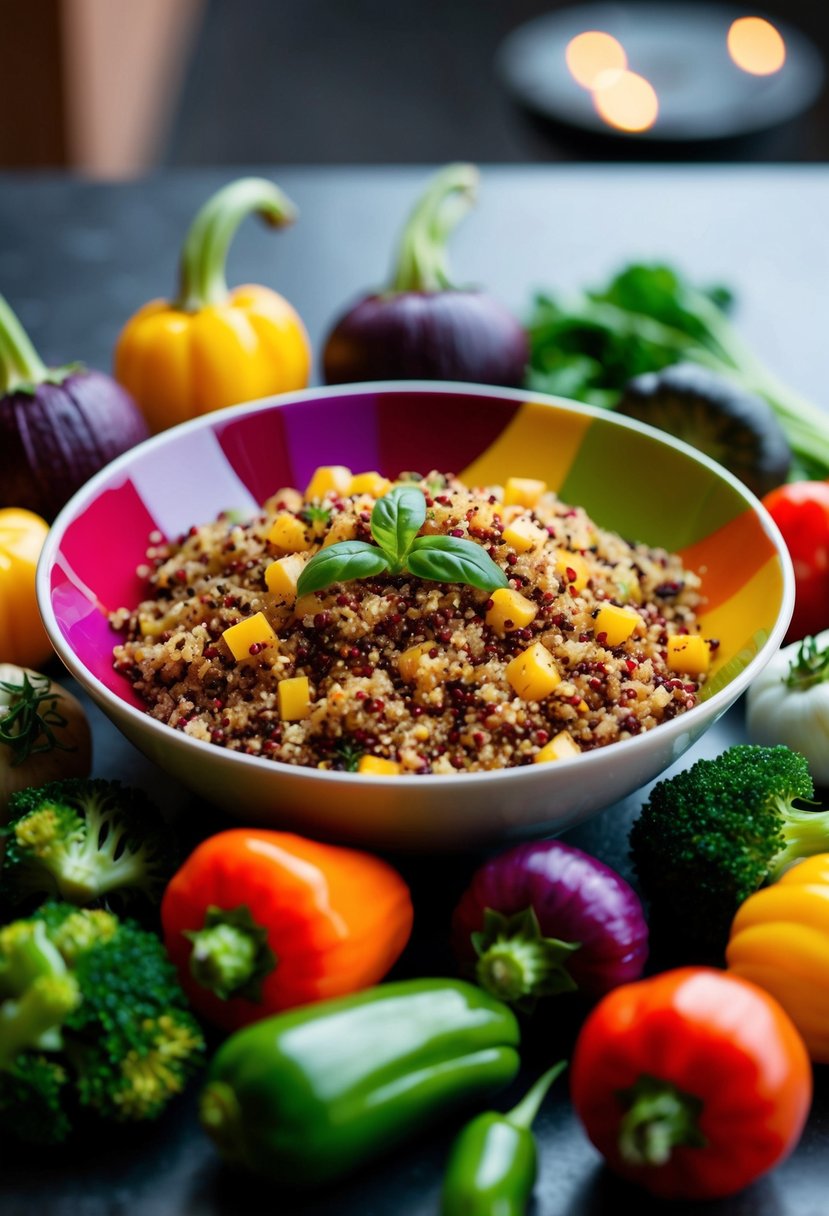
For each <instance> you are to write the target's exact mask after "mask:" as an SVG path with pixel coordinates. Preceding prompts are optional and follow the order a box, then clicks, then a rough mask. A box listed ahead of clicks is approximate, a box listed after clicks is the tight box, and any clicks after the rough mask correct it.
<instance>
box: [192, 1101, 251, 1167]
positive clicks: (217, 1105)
mask: <svg viewBox="0 0 829 1216" xmlns="http://www.w3.org/2000/svg"><path fill="white" fill-rule="evenodd" d="M199 1122H200V1123H201V1125H202V1127H203V1128H204V1130H205V1131H206V1132H207V1134H208V1136H209V1137H210V1139H211V1140H212V1141H213V1143H214V1144H215V1145H216V1147H217V1148H218V1149H219V1151H220V1152H221V1154H222V1156H223V1157H224V1158H225V1159H226V1160H227V1161H230V1162H234V1163H235V1164H237V1165H243V1164H244V1162H245V1155H246V1154H245V1149H246V1139H245V1129H244V1127H243V1124H242V1110H241V1107H240V1106H239V1103H238V1101H237V1099H236V1094H235V1093H234V1092H233V1090H232V1089H231V1087H230V1086H229V1085H228V1084H227V1083H226V1082H225V1081H211V1082H210V1083H209V1084H208V1085H206V1086H205V1088H204V1091H203V1093H202V1095H201V1099H200V1101H199Z"/></svg>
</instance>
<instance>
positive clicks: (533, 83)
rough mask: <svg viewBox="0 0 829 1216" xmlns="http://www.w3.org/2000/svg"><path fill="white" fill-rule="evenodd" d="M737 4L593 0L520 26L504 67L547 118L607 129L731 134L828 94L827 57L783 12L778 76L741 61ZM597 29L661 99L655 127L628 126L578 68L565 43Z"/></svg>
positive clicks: (657, 134)
mask: <svg viewBox="0 0 829 1216" xmlns="http://www.w3.org/2000/svg"><path fill="white" fill-rule="evenodd" d="M754 15H756V14H754V13H750V12H749V11H747V10H745V9H740V8H737V7H732V6H731V5H708V4H678V5H673V4H671V5H668V4H664V3H650V4H648V3H642V4H624V5H622V4H584V5H579V6H577V7H574V8H567V9H561V10H559V11H558V12H555V13H549V14H547V15H546V16H544V17H539V18H537V19H536V20H534V21H530V22H528V23H527V24H526V25H522V26H519V27H518V28H517V29H516V30H513V32H512V33H511V34H510V35H509V37H508V38H507V39H506V40H505V41H504V42H503V44H502V45H501V47H500V49H499V52H498V59H497V69H498V72H499V75H500V77H501V78H502V80H503V81H504V83H505V84H506V85H507V87H508V88H509V89H510V91H511V92H512V93H513V94H514V95H515V96H516V98H517V99H518V100H519V101H521V102H522V103H523V104H524V105H526V106H528V107H529V108H530V109H531V110H534V111H536V112H538V113H540V114H542V115H544V116H545V117H547V118H552V119H555V120H557V121H559V122H563V123H566V124H568V125H570V126H574V127H580V128H582V129H584V130H586V131H591V132H595V133H599V134H606V135H616V136H622V137H624V138H628V139H631V138H632V139H638V140H643V139H644V140H650V141H659V140H663V141H674V140H682V141H685V140H688V141H691V140H708V139H727V138H733V137H735V136H739V135H746V134H749V133H750V132H754V131H761V130H764V129H766V128H768V127H772V126H775V125H776V124H778V123H781V122H784V121H785V120H786V119H789V118H793V117H794V116H795V115H796V114H798V113H800V112H801V111H802V110H805V109H806V108H807V107H808V106H810V105H811V104H812V102H813V101H815V99H816V98H817V97H818V95H819V94H820V91H821V88H822V85H823V60H822V57H821V55H820V53H819V52H818V50H817V49H816V47H815V46H814V45H813V43H812V42H810V41H809V40H808V39H807V38H806V37H805V36H804V35H803V34H801V33H800V32H799V31H798V30H796V29H793V28H792V27H791V26H789V25H787V24H786V23H785V22H781V21H778V20H777V19H776V18H775V19H774V22H773V23H774V25H775V26H776V28H777V29H778V31H779V32H780V34H782V36H783V39H784V41H785V43H786V61H785V63H784V64H783V66H782V68H781V69H780V70H779V71H777V72H775V73H774V74H773V75H769V76H754V75H750V74H749V73H747V72H745V71H743V70H741V69H740V68H738V67H737V66H736V65H735V64H734V63H733V62H732V60H731V58H730V56H729V54H728V50H727V47H726V34H727V32H728V29H729V27H730V25H731V23H732V22H733V21H734V20H736V19H737V18H739V17H746V16H754ZM588 30H601V31H603V32H605V33H608V34H612V35H613V36H614V37H615V38H617V39H618V40H619V42H621V44H622V46H623V47H624V48H625V51H626V53H627V59H628V67H629V69H630V71H632V72H636V73H638V74H640V75H641V76H644V77H645V79H646V80H648V81H649V82H650V83H651V85H652V86H653V88H654V89H655V90H656V95H657V98H658V100H659V113H658V116H657V118H656V121H655V123H654V124H653V126H651V127H649V128H648V129H647V130H643V131H636V132H630V131H625V130H619V129H618V128H616V127H614V126H612V125H611V124H609V123H608V122H606V121H605V119H603V118H602V117H601V116H600V114H599V113H598V112H597V110H596V107H595V104H594V101H593V95H592V94H591V93H590V92H589V91H588V90H587V89H585V88H583V87H582V86H581V85H579V84H577V83H576V81H575V80H574V79H573V77H572V76H571V74H570V72H569V69H568V67H567V64H566V60H565V52H566V49H567V46H568V44H569V43H570V41H571V39H573V38H574V37H576V35H578V34H582V33H584V32H585V31H588Z"/></svg>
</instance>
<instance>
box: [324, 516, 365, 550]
mask: <svg viewBox="0 0 829 1216" xmlns="http://www.w3.org/2000/svg"><path fill="white" fill-rule="evenodd" d="M356 535H357V521H356V520H355V519H353V518H352V517H351V516H349V515H337V516H336V518H335V519H334V522H333V523H332V525H331V527H330V528H329V529H328V531H327V532H326V534H325V540H324V541H323V542H322V547H323V549H327V548H328V546H329V545H338V544H339V543H340V541H341V540H354V537H355V536H356Z"/></svg>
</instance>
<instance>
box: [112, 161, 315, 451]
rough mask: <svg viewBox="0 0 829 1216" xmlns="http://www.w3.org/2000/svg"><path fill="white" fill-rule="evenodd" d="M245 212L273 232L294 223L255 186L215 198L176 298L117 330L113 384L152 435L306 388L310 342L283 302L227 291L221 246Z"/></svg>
mask: <svg viewBox="0 0 829 1216" xmlns="http://www.w3.org/2000/svg"><path fill="white" fill-rule="evenodd" d="M252 212H256V213H257V214H258V215H260V216H261V217H262V219H264V220H265V222H266V223H268V224H271V225H272V226H274V227H282V226H283V225H285V224H289V223H290V222H291V221H292V220H293V219H294V216H295V214H296V212H295V208H294V206H293V204H292V203H291V202H290V201H289V200H288V199H287V198H286V197H285V195H284V194H283V193H282V191H281V190H279V189H278V188H277V187H276V186H275V185H274V184H273V183H272V182H269V181H266V180H265V179H263V178H257V177H247V178H241V179H240V180H238V181H235V182H231V183H230V185H228V186H225V187H224V188H223V189H222V190H219V191H218V193H217V194H214V195H213V196H212V198H210V199H208V201H207V202H206V203H205V205H204V206H203V207H202V209H201V210H200V211H199V212H198V214H197V215H196V217H195V219H194V220H193V223H192V225H191V227H190V231H189V232H188V234H187V238H186V240H185V243H184V248H183V250H182V256H181V267H180V277H179V293H178V297H177V299H176V300H174V301H172V302H169V301H167V300H152V301H151V302H150V303H149V304H146V305H145V306H144V307H143V308H141V309H139V311H138V312H137V313H136V314H135V315H134V316H133V317H132V318H131V319H130V320H129V321H128V322H127V324H126V325H125V326H124V328H123V330H122V331H121V334H120V336H119V338H118V342H117V345H116V348H115V378H116V379H117V380H118V381H120V383H121V384H123V386H124V387H125V388H126V389H127V390H128V391H129V392H130V393H131V394H132V396H133V397H134V398H135V400H136V401H137V402H138V404H139V405H140V407H141V409H142V410H143V412H144V415H145V417H146V419H147V422H148V423H149V425H150V428H151V429H152V430H153V431H154V432H155V431H162V430H164V429H165V428H166V427H169V426H173V425H174V424H175V423H178V422H184V421H186V420H187V419H188V418H193V417H195V416H197V415H199V414H205V413H207V412H208V411H210V410H217V409H222V408H223V407H224V406H227V405H234V404H236V403H237V402H240V401H250V400H253V399H255V398H257V397H266V396H269V395H270V394H272V393H281V392H288V391H290V390H292V389H299V388H304V387H305V386H306V385H307V383H308V379H309V375H310V370H311V349H310V345H309V342H308V335H307V333H306V332H305V327H304V325H303V324H302V321H301V320H300V318H299V316H298V315H297V313H296V312H295V310H294V309H293V308H292V306H291V305H290V304H289V303H288V302H287V300H285V299H283V298H282V296H280V295H277V294H276V292H274V291H271V290H270V289H269V288H267V287H257V286H251V285H248V286H244V287H237V288H235V289H234V290H233V291H228V287H227V283H226V281H225V261H226V258H227V251H228V247H229V245H230V241H231V239H232V238H233V235H234V233H235V232H236V229H237V227H238V226H239V224H240V223H241V221H242V220H243V219H244V218H245V216H247V215H249V214H251V213H252Z"/></svg>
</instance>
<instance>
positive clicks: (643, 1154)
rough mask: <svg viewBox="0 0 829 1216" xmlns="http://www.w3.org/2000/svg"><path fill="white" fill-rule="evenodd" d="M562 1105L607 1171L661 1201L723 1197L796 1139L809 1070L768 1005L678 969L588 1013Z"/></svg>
mask: <svg viewBox="0 0 829 1216" xmlns="http://www.w3.org/2000/svg"><path fill="white" fill-rule="evenodd" d="M571 1092H572V1098H573V1105H574V1107H575V1110H576V1113H577V1115H578V1116H579V1118H580V1119H581V1121H582V1123H583V1125H584V1127H585V1130H586V1131H587V1134H588V1136H589V1137H590V1139H591V1140H592V1141H593V1143H594V1144H595V1146H596V1148H598V1150H599V1152H600V1153H601V1154H602V1155H603V1156H604V1158H605V1160H606V1161H607V1163H608V1165H609V1166H610V1167H611V1169H613V1170H614V1171H615V1172H616V1173H618V1174H621V1175H622V1176H623V1177H625V1178H628V1179H630V1180H631V1181H633V1182H636V1183H639V1184H641V1185H642V1186H644V1187H645V1188H646V1189H647V1190H649V1191H651V1192H653V1193H654V1194H655V1195H659V1196H661V1197H662V1198H666V1199H714V1198H718V1197H721V1196H725V1195H731V1194H735V1193H736V1192H737V1191H740V1190H742V1189H743V1188H744V1187H745V1186H747V1185H748V1184H749V1183H750V1182H753V1181H754V1179H755V1178H758V1177H759V1176H760V1175H761V1174H764V1173H766V1171H768V1170H770V1169H771V1168H772V1167H773V1166H775V1165H776V1164H777V1163H778V1162H780V1161H782V1160H783V1158H784V1157H786V1156H787V1155H788V1153H789V1152H791V1150H792V1149H793V1148H794V1146H795V1145H796V1143H797V1141H798V1139H799V1137H800V1133H801V1131H802V1130H803V1125H804V1123H805V1121H806V1117H807V1115H808V1112H809V1106H810V1104H811V1097H812V1073H811V1067H810V1065H809V1058H808V1056H807V1054H806V1048H805V1046H804V1044H803V1040H802V1039H801V1037H800V1035H799V1034H798V1032H797V1030H796V1029H795V1027H794V1024H793V1023H792V1021H791V1019H790V1018H789V1016H788V1015H787V1014H786V1013H784V1011H783V1009H782V1008H781V1006H780V1005H778V1003H777V1002H776V1001H775V1000H774V999H773V998H770V997H769V996H768V995H767V994H766V993H765V992H763V991H762V990H761V989H760V988H757V987H756V986H755V985H754V984H751V983H749V982H748V981H746V980H741V979H738V977H736V976H733V975H730V974H727V973H725V972H722V971H715V970H713V969H709V968H705V967H684V968H680V969H678V970H675V971H668V972H664V973H662V974H661V975H657V976H654V977H653V978H652V979H647V980H640V981H638V982H637V983H633V984H626V985H624V986H623V987H621V988H616V989H615V990H614V991H613V992H611V993H610V994H609V995H608V996H606V997H604V999H603V1000H602V1001H601V1002H600V1003H599V1004H598V1005H597V1006H596V1008H595V1009H594V1010H593V1012H592V1013H591V1014H590V1016H589V1017H588V1019H587V1021H586V1022H585V1024H584V1026H583V1027H582V1030H581V1033H580V1035H579V1038H578V1040H577V1043H576V1048H575V1052H574V1056H573V1067H572V1072H571Z"/></svg>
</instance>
